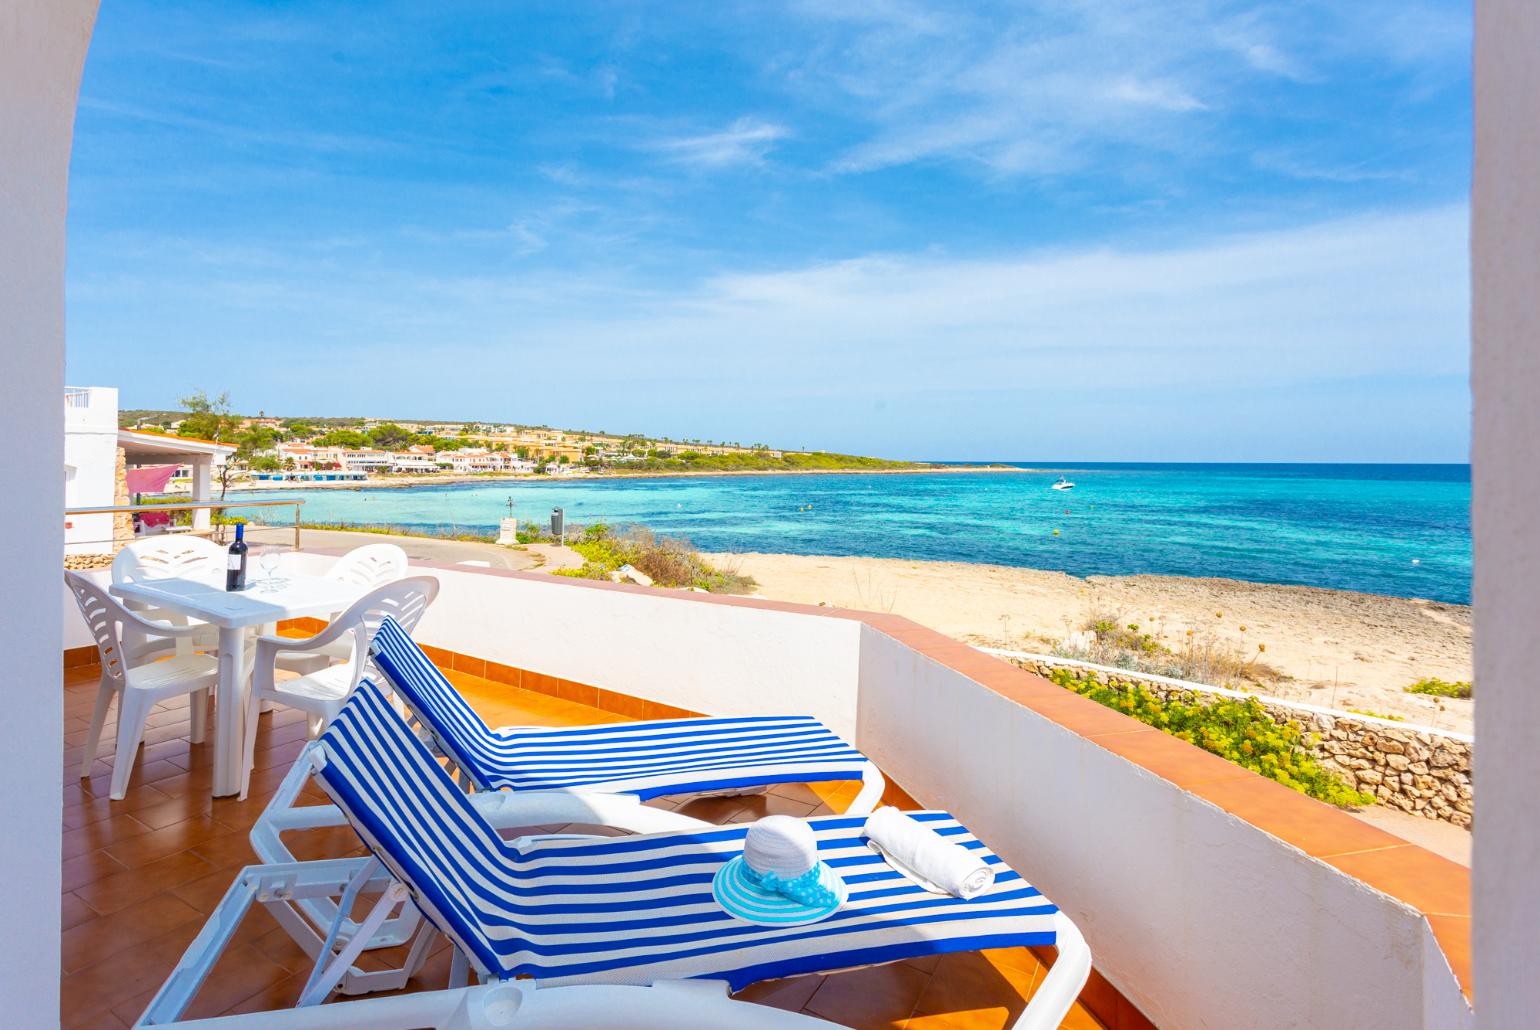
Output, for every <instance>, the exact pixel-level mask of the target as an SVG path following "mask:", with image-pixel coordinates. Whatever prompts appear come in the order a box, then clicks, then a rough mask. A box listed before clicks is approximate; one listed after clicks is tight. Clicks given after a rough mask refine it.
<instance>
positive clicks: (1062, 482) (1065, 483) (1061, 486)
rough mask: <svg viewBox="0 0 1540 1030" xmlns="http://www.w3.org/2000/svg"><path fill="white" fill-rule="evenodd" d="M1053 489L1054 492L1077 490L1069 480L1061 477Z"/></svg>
mask: <svg viewBox="0 0 1540 1030" xmlns="http://www.w3.org/2000/svg"><path fill="white" fill-rule="evenodd" d="M1052 489H1054V490H1073V489H1075V484H1074V483H1071V482H1070V481H1069V480H1067V479H1065V478H1064V477H1063V476H1060V477H1059V481H1058V482H1057V483H1055V484H1053V487H1052Z"/></svg>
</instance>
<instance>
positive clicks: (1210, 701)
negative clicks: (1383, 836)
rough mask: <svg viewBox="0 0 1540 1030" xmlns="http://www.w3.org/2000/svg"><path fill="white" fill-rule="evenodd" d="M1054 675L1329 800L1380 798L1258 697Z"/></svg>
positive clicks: (1346, 803)
mask: <svg viewBox="0 0 1540 1030" xmlns="http://www.w3.org/2000/svg"><path fill="white" fill-rule="evenodd" d="M1049 678H1050V679H1052V680H1053V682H1055V683H1057V684H1059V686H1061V687H1064V688H1065V689H1067V690H1072V691H1074V692H1075V693H1077V694H1079V695H1081V696H1082V697H1087V698H1090V699H1091V700H1092V701H1095V702H1096V703H1097V704H1100V705H1104V706H1105V707H1107V708H1111V709H1114V710H1116V711H1119V712H1122V713H1123V714H1124V715H1128V716H1131V717H1132V718H1135V719H1138V720H1139V721H1140V722H1142V723H1144V724H1145V725H1147V726H1153V727H1154V728H1155V729H1158V730H1161V731H1162V732H1165V733H1169V734H1171V735H1172V736H1174V737H1177V738H1179V739H1181V740H1185V741H1187V743H1189V744H1192V745H1194V746H1196V747H1201V748H1202V749H1203V750H1205V751H1207V752H1209V753H1210V754H1214V755H1218V756H1219V757H1220V758H1223V759H1225V760H1226V761H1229V762H1233V763H1235V764H1236V765H1239V766H1241V767H1242V768H1245V769H1250V770H1251V771H1252V772H1254V773H1258V774H1260V775H1262V776H1266V777H1267V778H1268V779H1270V780H1274V781H1276V782H1278V783H1281V784H1283V785H1284V786H1285V787H1289V788H1291V789H1293V790H1297V791H1299V792H1300V793H1301V794H1307V795H1309V796H1310V797H1313V798H1315V799H1317V800H1319V801H1325V802H1326V803H1327V804H1331V805H1337V806H1339V807H1342V808H1357V807H1361V806H1364V805H1372V804H1373V803H1374V797H1373V795H1371V794H1365V793H1364V792H1362V791H1360V790H1356V789H1354V788H1353V787H1351V786H1349V785H1348V784H1346V783H1344V782H1343V781H1342V780H1341V779H1339V778H1338V777H1337V776H1336V775H1335V774H1333V773H1332V772H1331V771H1330V770H1328V769H1326V768H1325V767H1324V766H1322V765H1321V764H1320V763H1319V762H1318V761H1316V759H1315V758H1314V757H1313V756H1312V755H1311V754H1310V753H1309V751H1308V750H1306V749H1307V747H1308V746H1309V745H1310V744H1311V743H1313V740H1312V739H1311V737H1310V736H1309V735H1308V734H1306V732H1305V731H1304V730H1303V729H1301V728H1300V727H1299V725H1297V724H1296V723H1293V722H1289V721H1285V720H1279V719H1275V718H1274V717H1273V716H1272V715H1270V714H1269V713H1268V711H1267V709H1265V708H1263V707H1262V705H1261V704H1260V703H1259V702H1258V701H1257V700H1256V699H1255V698H1249V697H1248V698H1245V699H1244V700H1242V699H1239V698H1228V697H1218V696H1213V695H1202V694H1199V693H1198V692H1197V691H1185V692H1182V693H1179V694H1174V695H1172V696H1170V697H1168V698H1166V699H1164V700H1163V699H1161V698H1159V697H1157V696H1155V694H1153V693H1152V692H1151V691H1149V690H1148V689H1146V688H1144V687H1142V686H1140V685H1139V684H1137V683H1133V682H1129V681H1123V680H1115V679H1114V680H1109V681H1106V682H1098V681H1097V680H1096V679H1095V678H1094V677H1093V676H1092V675H1091V674H1090V673H1088V672H1083V671H1077V670H1075V669H1072V668H1069V667H1060V668H1057V669H1054V670H1053V671H1052V672H1051V673H1050V674H1049Z"/></svg>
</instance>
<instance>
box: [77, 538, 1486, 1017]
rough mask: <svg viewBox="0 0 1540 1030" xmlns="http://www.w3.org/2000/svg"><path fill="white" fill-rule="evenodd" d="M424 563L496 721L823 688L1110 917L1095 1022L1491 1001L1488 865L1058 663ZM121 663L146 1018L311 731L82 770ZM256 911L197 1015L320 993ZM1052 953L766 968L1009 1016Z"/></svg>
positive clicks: (123, 1005) (848, 618) (893, 631)
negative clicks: (1113, 694) (1476, 869)
mask: <svg viewBox="0 0 1540 1030" xmlns="http://www.w3.org/2000/svg"><path fill="white" fill-rule="evenodd" d="M332 560H333V557H332V556H331V555H328V554H323V553H300V554H293V555H290V556H288V558H287V559H286V561H292V562H293V565H292V567H293V568H295V569H296V570H307V569H308V570H310V571H320V570H322V569H324V568H326V567H328V566H329V564H330V562H331V561H332ZM413 565H414V571H418V572H423V573H428V574H431V575H433V576H435V577H437V578H438V580H439V582H440V584H441V591H440V594H439V597H438V600H437V601H436V602H435V603H434V605H433V607H432V608H431V609H429V611H428V614H427V616H426V617H425V618H424V620H423V622H422V624H421V625H420V626H419V627H418V629H417V632H416V634H415V635H416V637H417V638H418V640H419V641H420V642H421V643H422V644H423V646H424V649H425V650H426V651H427V652H428V654H429V655H430V657H431V658H432V659H433V660H434V661H435V662H436V663H437V664H438V665H439V666H440V667H441V668H443V669H445V670H446V671H449V672H450V674H451V676H452V678H453V679H454V680H455V681H456V682H457V683H458V684H459V685H460V686H461V688H462V689H463V690H465V691H466V692H467V693H468V695H469V696H470V697H471V699H472V701H473V703H474V704H475V706H476V707H477V709H478V710H479V711H480V712H481V713H482V714H483V715H484V716H485V718H486V719H487V720H488V722H489V723H490V724H492V725H505V724H518V723H548V724H561V723H591V722H596V721H612V720H617V719H637V718H668V717H677V716H680V715H690V714H710V715H755V714H771V713H775V712H803V713H808V714H811V715H814V716H816V717H818V718H819V719H821V720H822V721H823V722H824V723H825V724H826V725H828V726H829V727H831V728H832V729H834V730H835V731H836V732H837V733H840V734H841V735H842V736H844V737H845V738H846V739H849V740H852V741H853V742H854V743H855V744H856V745H857V746H858V747H859V748H860V749H861V750H862V751H863V752H864V753H865V754H867V755H868V756H869V757H870V758H872V760H873V761H875V762H876V763H877V764H878V765H879V766H880V767H881V768H882V770H883V772H884V773H885V774H886V775H887V777H888V779H889V784H890V788H889V789H890V794H889V798H888V800H890V801H893V802H895V803H899V804H901V805H905V806H909V807H935V808H946V809H948V810H949V811H951V812H953V813H954V814H955V815H957V816H958V818H959V819H961V820H963V821H964V822H965V823H966V824H967V825H968V826H969V827H970V829H973V830H974V832H975V833H977V834H978V836H979V837H980V838H981V839H982V840H984V841H985V842H986V843H987V844H989V846H990V847H991V848H993V849H994V850H995V851H996V852H998V853H999V854H1000V855H1001V856H1002V857H1003V858H1005V859H1006V860H1007V861H1008V862H1010V864H1011V865H1012V866H1013V867H1014V868H1016V869H1018V870H1019V871H1021V872H1022V874H1023V875H1024V876H1025V877H1027V878H1028V879H1029V880H1031V881H1032V882H1033V883H1034V884H1036V885H1039V886H1041V887H1042V888H1043V890H1044V892H1045V893H1046V894H1047V895H1048V897H1049V898H1050V899H1052V900H1053V901H1054V902H1055V903H1056V904H1058V905H1059V906H1060V907H1061V908H1063V909H1064V911H1065V912H1066V913H1067V914H1068V915H1069V916H1070V917H1071V918H1072V919H1074V921H1075V922H1076V924H1077V925H1078V926H1079V927H1080V928H1081V930H1082V931H1083V932H1084V934H1085V936H1086V938H1087V941H1088V943H1089V944H1090V947H1091V950H1092V954H1093V955H1094V956H1095V960H1096V969H1097V972H1094V973H1093V974H1092V978H1091V982H1090V984H1089V985H1088V986H1087V988H1086V991H1085V992H1084V993H1083V994H1082V996H1081V1001H1082V1008H1080V1009H1078V1010H1077V1012H1076V1014H1075V1016H1074V1019H1075V1020H1077V1021H1078V1022H1072V1023H1071V1024H1070V1025H1086V1026H1089V1025H1097V1024H1096V1023H1094V1022H1091V1020H1093V1019H1094V1020H1099V1021H1100V1024H1101V1025H1105V1026H1110V1027H1114V1028H1138V1027H1144V1026H1148V1025H1151V1024H1153V1025H1165V1026H1190V1025H1204V1024H1205V1023H1207V1024H1209V1025H1225V1026H1247V1025H1255V1026H1260V1025H1270V1022H1269V1017H1268V1016H1267V1013H1269V1012H1276V1011H1279V1009H1278V1008H1277V1006H1282V1005H1287V1006H1291V1007H1292V1008H1291V1011H1297V1012H1298V1013H1300V1019H1301V1021H1302V1025H1348V1024H1351V1025H1355V1026H1386V1027H1390V1026H1396V1027H1402V1026H1428V1027H1440V1028H1443V1027H1460V1026H1468V1025H1470V1018H1471V1009H1470V1004H1469V994H1468V992H1469V989H1470V976H1469V940H1470V916H1469V913H1470V909H1469V905H1470V893H1469V873H1468V871H1467V870H1466V869H1464V868H1463V867H1461V866H1459V865H1457V864H1456V863H1454V862H1450V861H1448V860H1446V859H1443V858H1440V857H1438V856H1436V855H1434V854H1432V853H1430V852H1428V851H1425V850H1424V849H1422V848H1419V847H1416V846H1414V845H1412V844H1410V843H1408V842H1407V841H1405V840H1403V839H1401V838H1399V837H1396V836H1394V835H1392V834H1390V833H1387V832H1385V831H1383V830H1380V829H1377V828H1375V827H1372V826H1368V825H1366V824H1364V823H1362V822H1360V821H1358V820H1356V819H1353V818H1352V817H1350V816H1348V815H1346V814H1344V813H1342V812H1340V811H1338V810H1336V809H1333V808H1330V807H1328V806H1326V805H1323V804H1321V803H1319V802H1316V801H1313V800H1310V799H1309V798H1306V797H1304V796H1303V795H1300V794H1297V793H1295V792H1294V791H1292V790H1289V789H1287V788H1285V787H1282V786H1280V785H1278V784H1276V783H1273V782H1271V781H1268V780H1265V779H1262V778H1261V777H1259V776H1257V775H1255V774H1253V773H1251V772H1248V771H1246V770H1244V769H1241V768H1239V767H1237V766H1235V765H1232V764H1230V763H1228V762H1225V761H1223V760H1222V759H1220V758H1217V757H1216V756H1214V755H1211V754H1209V753H1207V752H1204V751H1201V750H1199V749H1197V748H1195V747H1193V746H1191V745H1188V744H1186V743H1184V742H1182V741H1179V740H1177V739H1175V738H1173V737H1170V736H1168V735H1166V734H1163V733H1161V732H1159V731H1156V730H1153V729H1151V728H1150V727H1148V726H1145V725H1144V724H1142V723H1138V722H1135V721H1133V720H1131V719H1129V718H1127V717H1126V716H1123V715H1122V714H1120V713H1117V712H1113V711H1111V710H1109V709H1106V708H1102V707H1101V706H1099V705H1097V704H1095V703H1094V702H1091V701H1089V700H1086V699H1084V698H1081V697H1078V696H1075V695H1073V694H1071V693H1069V692H1068V691H1066V690H1064V689H1063V688H1061V687H1059V686H1056V685H1054V684H1052V683H1049V682H1048V681H1046V680H1044V679H1042V678H1040V677H1038V676H1035V675H1032V674H1030V673H1027V672H1024V671H1023V670H1021V669H1019V668H1016V667H1015V666H1012V665H1009V664H1007V663H1005V662H1002V661H1000V660H998V659H996V658H993V657H990V656H988V655H985V654H982V653H980V652H979V651H977V650H975V649H973V648H971V647H968V646H966V645H963V644H960V643H958V642H956V641H954V640H951V639H950V638H947V637H945V636H942V635H941V634H938V633H935V632H933V631H931V630H928V629H925V628H924V627H921V626H918V625H916V624H914V623H912V622H909V621H908V620H905V619H902V618H897V617H894V616H888V615H879V614H872V613H863V612H854V611H845V610H839V609H828V608H809V607H806V606H801V605H794V604H786V603H780V602H768V601H761V600H758V599H750V598H724V597H718V596H714V595H701V594H691V593H684V592H678V591H666V590H648V589H646V588H642V587H634V586H629V585H627V586H622V585H618V584H609V583H595V582H592V581H578V580H566V579H557V578H553V577H550V576H548V575H543V574H533V573H520V572H513V571H508V570H493V569H480V568H467V567H465V566H455V565H442V564H434V563H431V562H426V561H414V562H413ZM95 575H98V576H101V575H104V574H103V573H96V574H95ZM309 628H310V629H314V628H316V627H309ZM296 629H297V627H296ZM66 643H67V644H69V643H78V642H77V641H72V640H71V639H70V638H69V637H68V636H67V638H66ZM92 660H94V652H92V651H90V650H89V649H82V648H78V647H77V648H74V649H67V650H66V663H67V664H68V663H70V662H72V661H73V662H75V663H77V664H78V665H79V666H80V667H78V668H75V669H71V670H70V671H69V673H68V676H67V682H68V686H67V687H66V691H67V699H66V719H67V721H66V724H65V728H66V738H65V743H66V752H65V756H64V757H65V767H64V782H65V787H64V790H65V794H64V803H65V812H64V828H65V836H64V856H63V857H64V867H63V868H64V884H63V887H64V917H65V923H66V926H67V929H66V931H65V933H64V950H63V958H64V969H65V978H64V993H63V998H64V1006H65V1014H66V1021H67V1024H68V1025H113V1024H112V1020H117V1019H121V1020H131V1019H133V1018H135V1017H136V1016H137V1015H138V1013H139V1011H140V1010H141V1009H142V1008H143V1006H144V1004H145V1003H146V1002H147V1001H148V999H149V997H150V995H151V993H152V992H153V990H154V989H155V988H156V986H158V984H159V983H160V982H161V979H162V978H163V977H164V975H165V974H166V972H167V971H168V970H169V969H170V968H171V966H172V964H173V963H174V962H175V960H176V958H177V957H178V955H179V954H180V952H181V950H182V948H183V946H184V945H185V944H186V942H187V941H189V940H190V939H191V938H192V936H193V934H194V933H195V932H196V930H197V928H198V926H199V925H201V923H202V922H203V919H204V917H205V916H206V914H207V912H208V911H209V910H210V907H211V906H212V905H214V903H215V902H216V901H217V900H218V898H219V896H220V894H221V893H222V892H223V891H224V890H225V888H226V887H228V886H229V884H230V883H231V882H232V880H233V878H234V876H235V874H236V872H237V870H239V869H240V867H242V866H243V865H246V864H248V863H250V862H252V861H253V860H254V855H253V854H252V852H251V850H250V847H249V845H248V843H247V840H246V832H247V831H248V830H249V828H250V826H251V825H252V823H253V822H254V821H255V820H256V818H257V817H258V815H259V814H260V811H261V808H262V804H263V801H264V799H265V798H266V797H267V796H268V795H269V794H271V792H272V790H273V789H274V788H275V787H276V785H277V784H278V782H279V781H280V780H281V779H282V777H283V775H284V774H285V772H287V770H288V769H289V767H290V766H291V765H292V762H293V760H294V758H295V757H296V756H297V755H298V754H299V751H300V749H301V747H302V744H303V741H304V725H303V722H302V721H301V719H300V717H299V716H298V715H297V714H296V713H293V712H285V711H280V712H278V713H277V714H276V716H273V717H269V718H265V719H264V720H263V724H262V729H261V735H260V736H259V738H258V747H259V754H258V756H257V761H256V773H255V776H254V781H253V782H254V787H253V798H252V799H250V800H248V801H246V802H244V803H243V802H238V801H235V800H232V799H213V800H211V799H210V798H209V787H210V784H211V780H212V770H211V768H210V756H209V754H208V749H207V747H205V746H203V745H198V746H194V745H190V744H189V743H188V741H187V740H186V738H185V736H184V728H185V726H186V722H185V721H184V719H185V713H180V712H174V711H160V712H157V714H156V715H155V716H154V717H152V720H151V722H152V726H151V730H150V734H149V736H148V738H147V746H146V748H145V750H144V752H143V754H142V755H141V758H140V765H139V767H138V768H137V769H136V771H135V774H134V779H133V781H132V786H131V789H130V791H129V795H128V798H127V799H126V800H125V801H123V802H119V803H115V804H114V803H110V802H108V801H107V800H105V794H106V790H107V777H108V775H109V773H110V769H111V765H110V759H108V758H102V759H100V760H98V761H97V763H96V765H95V766H94V767H93V770H94V772H93V776H92V778H91V779H89V780H80V781H76V780H75V778H74V774H75V771H76V770H77V769H78V762H79V759H80V755H79V751H78V748H79V746H80V745H81V743H82V741H83V739H84V734H85V726H86V716H87V715H88V713H89V707H90V703H91V698H92V695H93V692H94V683H95V673H94V670H93V669H91V668H90V667H88V666H87V665H86V664H85V663H87V662H89V661H92ZM270 720H271V724H270V725H269V721H270ZM109 751H110V748H108V747H106V746H104V747H103V748H102V749H101V753H102V754H104V755H106V754H108V753H109ZM898 785H902V787H900V786H898ZM905 789H907V791H908V793H904V791H905ZM847 794H848V795H853V791H847ZM847 794H842V793H840V792H838V791H834V792H832V793H831V792H829V791H827V790H826V791H824V792H822V793H820V792H818V791H815V790H813V789H812V788H809V787H806V786H797V787H792V788H781V789H776V790H774V791H772V792H771V793H770V794H769V795H767V796H765V797H762V798H738V799H731V800H728V799H715V800H696V801H693V802H690V803H689V807H687V808H686V809H685V811H686V812H687V813H688V814H691V815H694V816H696V817H699V818H703V819H708V820H712V821H721V822H730V821H743V820H748V819H752V818H756V817H758V816H760V815H764V814H768V813H776V812H781V813H787V814H793V815H808V814H813V813H815V812H817V813H822V812H826V811H842V810H843V807H844V805H846V804H848V802H849V801H850V796H847ZM313 836H314V838H315V839H314V841H312V842H311V843H309V845H308V846H309V847H312V848H315V849H316V850H315V851H313V852H311V851H307V850H306V849H307V842H306V839H305V837H304V836H301V837H298V838H296V839H295V852H296V856H297V857H299V858H306V857H318V856H319V855H320V854H322V853H327V852H328V849H329V853H331V854H337V853H340V852H341V851H355V850H357V849H358V847H359V845H358V842H357V841H356V839H355V838H354V837H353V836H352V832H351V830H348V829H346V828H332V829H328V830H324V831H313ZM247 922H248V923H250V924H253V925H250V926H243V927H242V929H241V930H240V932H239V935H238V936H237V938H236V941H237V945H238V947H237V948H236V952H235V954H236V955H237V956H238V958H233V959H232V958H229V957H227V959H226V960H225V962H224V963H223V964H222V966H221V967H220V968H219V969H216V971H215V973H214V976H213V978H212V980H211V984H210V986H209V987H208V988H207V989H206V990H205V997H204V998H203V999H202V1000H201V1001H200V1003H199V1007H197V1008H195V1009H194V1010H193V1012H194V1013H195V1014H196V1013H202V1014H214V1013H216V1012H220V1011H225V1010H231V1009H236V1008H242V1007H245V1008H252V1007H255V1008H259V1009H260V1008H273V1007H280V1006H283V1005H285V1004H287V1003H289V1002H290V1001H292V1000H293V994H294V992H296V991H297V990H298V987H299V986H300V982H299V979H297V977H298V974H297V972H296V971H297V970H298V968H299V966H298V964H297V961H296V960H297V956H298V952H297V951H296V950H295V949H294V948H293V947H292V946H291V945H289V944H288V943H287V938H286V937H285V936H284V935H283V932H282V931H281V930H280V929H278V927H277V926H276V925H275V924H274V923H273V922H272V921H271V918H270V917H268V916H267V915H266V914H265V913H264V912H262V911H255V912H254V913H253V914H252V915H250V916H248V917H247ZM1042 958H1047V959H1048V960H1050V961H1051V958H1052V955H1051V952H1049V953H1047V954H1045V955H1043V956H1038V955H1032V954H1028V953H1026V952H1012V953H991V954H988V955H985V956H983V957H962V958H952V959H943V960H941V961H939V962H935V961H932V962H929V963H920V964H916V963H906V964H900V965H897V966H891V967H881V968H876V969H868V970H863V971H859V972H852V973H845V974H840V975H837V976H831V977H808V978H799V979H797V980H793V981H787V982H784V983H779V984H769V985H760V986H758V987H756V988H753V989H751V990H750V991H749V992H747V993H748V996H749V997H751V998H754V999H755V1000H764V1001H766V1002H767V1003H771V1004H777V1005H782V1006H789V1007H795V1008H798V1009H802V1008H806V1009H807V1011H809V1012H814V1013H817V1014H819V1015H822V1016H823V1017H825V1018H829V1019H833V1020H835V1021H838V1022H844V1023H849V1024H851V1025H858V1026H890V1025H905V1021H906V1020H909V1021H911V1022H909V1024H908V1025H913V1026H926V1025H937V1026H944V1025H970V1026H972V1025H977V1026H985V1025H1002V1024H1003V1023H1004V1021H1005V1020H1006V1018H1007V1016H1008V1015H1012V1014H1014V1013H1015V1012H1016V1011H1019V1008H1020V1006H1021V1005H1023V1004H1024V1003H1025V1000H1026V999H1027V998H1028V997H1030V995H1031V992H1032V990H1033V988H1034V984H1035V982H1036V980H1037V978H1038V977H1039V976H1040V974H1041V968H1042V967H1041V966H1040V964H1039V962H1040V959H1042ZM446 962H447V955H445V954H437V955H435V959H434V962H433V963H430V964H429V966H428V968H427V969H426V970H425V971H424V972H423V973H422V974H420V976H419V978H418V982H420V983H422V985H423V986H424V987H426V986H430V985H431V986H442V984H443V979H442V977H441V974H442V972H443V967H444V964H445V963H446ZM920 1017H923V1019H922V1018H920Z"/></svg>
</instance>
